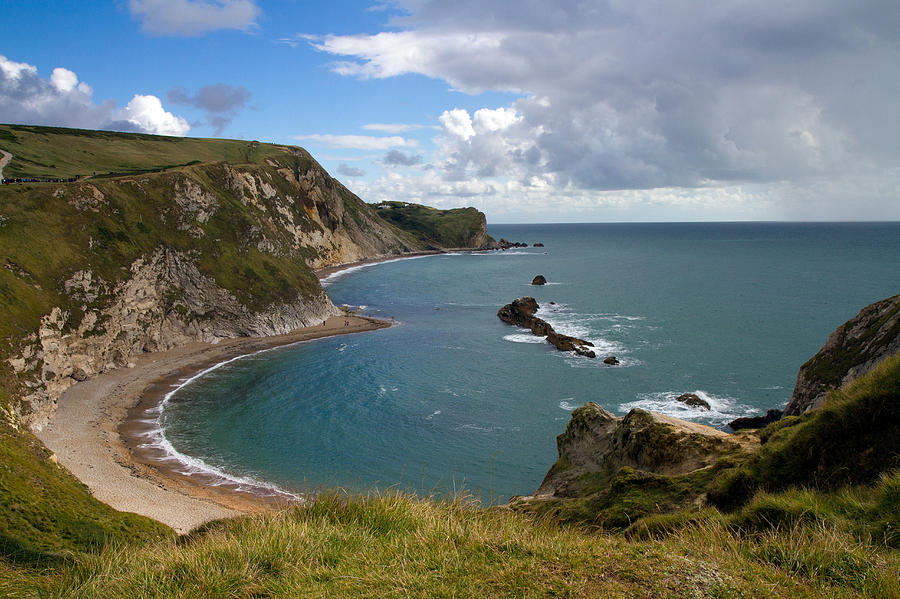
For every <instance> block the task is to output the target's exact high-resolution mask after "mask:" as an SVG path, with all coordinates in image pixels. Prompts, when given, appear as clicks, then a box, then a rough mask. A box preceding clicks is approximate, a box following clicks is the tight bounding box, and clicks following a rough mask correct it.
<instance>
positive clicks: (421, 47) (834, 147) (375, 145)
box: [0, 0, 900, 222]
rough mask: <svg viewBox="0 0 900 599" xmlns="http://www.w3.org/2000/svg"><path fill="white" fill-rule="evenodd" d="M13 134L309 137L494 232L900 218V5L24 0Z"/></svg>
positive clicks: (6, 18)
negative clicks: (24, 130)
mask: <svg viewBox="0 0 900 599" xmlns="http://www.w3.org/2000/svg"><path fill="white" fill-rule="evenodd" d="M2 13H3V14H2V19H0V32H2V35H0V57H2V58H0V122H17V123H33V124H48V125H59V126H73V127H85V128H110V129H118V130H135V131H146V132H151V133H162V134H177V135H190V136H197V137H228V138H240V139H257V140H260V141H267V142H276V143H290V144H297V145H302V146H303V147H305V148H307V149H308V150H310V152H312V153H313V155H314V156H315V157H316V158H317V159H318V160H319V161H320V162H321V163H322V164H323V165H324V166H325V167H326V168H327V169H328V170H329V172H331V173H332V175H334V176H335V177H337V178H338V179H340V180H341V181H342V182H344V183H345V184H346V185H347V186H348V187H349V188H350V189H351V190H353V191H354V192H356V193H357V194H358V195H360V196H361V197H362V198H363V199H364V200H366V201H370V202H374V201H380V200H403V201H415V202H420V203H425V204H429V205H433V206H438V207H443V208H449V207H456V206H466V205H473V206H476V207H478V208H479V209H481V210H484V211H485V212H486V214H487V215H488V219H489V220H490V221H491V222H564V221H676V220H898V219H900V197H898V196H900V108H898V105H900V103H898V102H897V98H898V97H900V69H897V68H896V65H897V64H900V36H898V35H897V31H900V4H898V3H896V2H895V1H893V0H891V1H865V2H859V3H848V2H844V1H837V0H814V1H813V0H796V1H794V2H791V3H790V4H787V5H786V4H784V3H783V2H781V1H779V2H775V1H774V0H754V1H752V2H749V1H747V2H744V1H736V0H730V1H729V0H723V1H722V2H719V3H717V4H716V5H715V6H714V7H703V6H700V5H699V4H697V3H695V2H689V1H687V0H685V1H683V2H682V1H678V0H666V1H662V0H660V1H651V0H645V1H640V2H637V1H635V2H621V1H619V0H607V1H604V0H588V1H586V2H585V1H578V2H575V1H569V0H558V1H556V2H541V1H536V0H522V1H519V2H510V1H500V0H479V1H471V0H456V1H455V2H438V1H433V0H387V1H383V2H382V1H377V0H376V1H365V2H330V3H311V2H299V1H284V2H267V1H265V0H107V1H96V0H85V1H80V2H33V1H29V2H25V1H19V0H6V1H5V2H4V4H3V9H2Z"/></svg>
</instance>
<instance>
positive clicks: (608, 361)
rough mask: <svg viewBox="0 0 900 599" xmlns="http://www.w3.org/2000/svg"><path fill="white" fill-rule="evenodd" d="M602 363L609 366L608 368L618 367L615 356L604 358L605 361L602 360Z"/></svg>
mask: <svg viewBox="0 0 900 599" xmlns="http://www.w3.org/2000/svg"><path fill="white" fill-rule="evenodd" d="M603 363H604V364H609V365H610V366H618V365H619V359H618V358H616V357H615V356H609V357H608V358H606V359H605V360H603Z"/></svg>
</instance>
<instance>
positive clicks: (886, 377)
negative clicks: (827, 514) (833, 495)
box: [710, 354, 900, 508]
mask: <svg viewBox="0 0 900 599" xmlns="http://www.w3.org/2000/svg"><path fill="white" fill-rule="evenodd" d="M760 434H761V438H762V440H763V446H762V448H761V450H760V452H759V454H758V455H756V456H754V457H753V458H752V459H751V460H749V461H748V462H746V463H745V464H742V465H741V466H739V467H737V468H735V469H733V470H731V471H729V472H727V473H726V474H724V475H723V476H722V477H721V479H720V480H718V481H717V483H716V485H715V487H714V488H713V489H712V491H711V493H710V499H711V500H712V501H713V503H715V504H717V505H719V506H721V507H725V508H730V507H734V506H736V505H740V504H741V503H743V502H744V501H746V499H747V497H748V496H750V495H751V494H753V493H754V492H756V491H757V490H759V489H762V490H766V491H780V490H783V489H787V488H790V487H796V486H800V485H804V486H810V487H815V488H821V489H834V488H838V487H841V486H843V485H847V484H867V483H871V482H873V481H874V480H877V478H878V477H879V476H880V475H881V473H882V472H885V471H887V470H890V469H896V468H900V354H898V355H895V356H893V357H891V358H887V359H886V360H885V361H884V362H882V363H881V364H879V365H878V366H877V367H876V368H875V369H873V370H872V371H871V372H869V373H868V374H867V375H866V376H864V377H862V378H860V379H858V380H857V381H855V382H854V383H853V384H851V385H849V386H848V387H846V388H844V389H841V390H837V391H832V392H831V394H830V398H829V401H828V402H827V403H826V404H825V406H823V407H822V408H819V409H817V410H813V411H810V412H807V413H805V414H803V415H802V416H791V417H787V418H784V419H782V420H780V421H778V422H775V423H772V424H770V425H769V426H768V427H766V428H765V429H763V430H762V431H761V433H760Z"/></svg>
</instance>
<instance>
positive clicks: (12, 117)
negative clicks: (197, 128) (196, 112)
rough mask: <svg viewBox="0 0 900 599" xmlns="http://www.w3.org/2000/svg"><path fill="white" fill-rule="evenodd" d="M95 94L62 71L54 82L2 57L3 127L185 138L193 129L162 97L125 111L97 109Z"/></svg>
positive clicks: (107, 104) (136, 102)
mask: <svg viewBox="0 0 900 599" xmlns="http://www.w3.org/2000/svg"><path fill="white" fill-rule="evenodd" d="M92 95H93V89H92V88H91V86H90V85H88V84H87V83H85V82H83V81H81V82H79V81H78V76H77V75H76V74H75V73H74V72H73V71H70V70H69V69H66V68H63V67H57V68H56V69H54V70H53V72H52V74H51V75H50V78H49V79H43V78H42V77H41V76H40V75H39V74H38V71H37V68H36V67H35V66H33V65H30V64H27V63H19V62H13V61H11V60H8V59H7V58H6V57H5V56H2V55H0V121H2V122H5V123H21V124H29V125H52V126H59V127H76V128H83V129H112V130H120V131H135V132H142V133H157V134H165V135H185V134H186V133H187V132H188V130H189V129H190V126H189V125H188V123H187V121H185V120H184V119H183V118H181V117H178V116H175V115H173V114H171V113H169V112H166V111H165V110H164V109H163V107H162V102H160V100H159V98H157V97H156V96H150V95H140V94H137V95H135V96H134V97H133V98H132V100H131V101H130V102H129V103H128V105H127V106H125V107H124V108H122V109H118V110H117V109H116V103H115V101H113V100H105V101H103V102H101V103H99V104H96V103H95V102H94V100H93V98H92Z"/></svg>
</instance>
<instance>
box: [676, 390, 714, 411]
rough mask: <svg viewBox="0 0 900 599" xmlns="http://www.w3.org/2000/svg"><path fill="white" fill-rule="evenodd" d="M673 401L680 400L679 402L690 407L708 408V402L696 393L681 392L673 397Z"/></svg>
mask: <svg viewBox="0 0 900 599" xmlns="http://www.w3.org/2000/svg"><path fill="white" fill-rule="evenodd" d="M675 401H680V402H681V403H683V404H685V405H689V406H691V407H692V408H705V409H707V410H709V409H710V407H709V402H708V401H706V400H705V399H703V398H702V397H700V396H699V395H697V394H696V393H682V394H681V395H679V396H678V397H676V398H675Z"/></svg>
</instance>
